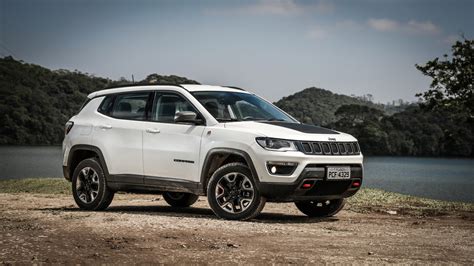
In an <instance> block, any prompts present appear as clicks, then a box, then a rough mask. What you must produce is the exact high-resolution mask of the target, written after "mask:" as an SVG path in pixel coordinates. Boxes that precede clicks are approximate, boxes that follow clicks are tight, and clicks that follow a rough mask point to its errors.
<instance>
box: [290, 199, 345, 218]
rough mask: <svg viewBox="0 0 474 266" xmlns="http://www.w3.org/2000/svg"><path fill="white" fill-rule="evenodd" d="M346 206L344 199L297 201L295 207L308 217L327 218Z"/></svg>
mask: <svg viewBox="0 0 474 266" xmlns="http://www.w3.org/2000/svg"><path fill="white" fill-rule="evenodd" d="M345 204H346V200H345V199H334V200H322V201H312V200H310V201H298V202H295V205H296V207H297V208H298V210H300V211H301V212H302V213H304V214H306V215H308V216H309V217H329V216H333V215H335V214H336V213H338V212H339V211H341V210H342V208H343V207H344V205H345Z"/></svg>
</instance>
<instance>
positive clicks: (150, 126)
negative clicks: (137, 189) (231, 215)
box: [143, 92, 205, 185]
mask: <svg viewBox="0 0 474 266" xmlns="http://www.w3.org/2000/svg"><path fill="white" fill-rule="evenodd" d="M180 111H193V112H196V113H197V110H195V108H194V107H193V106H192V105H191V104H190V103H189V101H187V100H186V99H185V98H184V97H183V96H182V95H180V94H177V93H174V92H156V93H155V97H154V100H153V105H152V108H151V113H150V116H149V122H146V124H147V126H146V129H145V130H144V132H143V166H144V175H145V179H144V182H145V184H149V185H159V184H162V183H163V182H164V181H191V182H199V179H200V174H201V172H200V171H199V153H200V149H201V137H202V133H203V131H204V129H205V126H204V125H194V124H182V123H175V122H174V117H175V115H176V113H177V112H180Z"/></svg>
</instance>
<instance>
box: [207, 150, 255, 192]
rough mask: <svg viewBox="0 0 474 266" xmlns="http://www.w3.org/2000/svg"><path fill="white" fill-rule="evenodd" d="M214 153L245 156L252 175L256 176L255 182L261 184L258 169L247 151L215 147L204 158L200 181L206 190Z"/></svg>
mask: <svg viewBox="0 0 474 266" xmlns="http://www.w3.org/2000/svg"><path fill="white" fill-rule="evenodd" d="M214 154H231V155H239V156H241V157H243V158H244V159H245V162H246V163H247V165H248V166H249V168H250V172H251V173H252V176H253V177H254V181H255V183H256V184H257V186H260V180H259V179H258V174H257V170H255V166H254V164H253V162H252V158H250V155H249V154H248V153H247V152H245V151H243V150H238V149H234V148H213V149H210V150H209V151H208V152H207V154H206V158H205V159H204V163H203V165H202V170H201V179H200V182H199V183H200V185H201V186H202V189H203V190H204V192H205V190H206V187H207V183H206V181H207V180H206V178H207V174H208V172H209V169H210V167H211V163H212V161H211V160H210V158H212V156H213V155H214Z"/></svg>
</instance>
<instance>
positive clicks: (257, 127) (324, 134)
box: [224, 121, 357, 141]
mask: <svg viewBox="0 0 474 266" xmlns="http://www.w3.org/2000/svg"><path fill="white" fill-rule="evenodd" d="M224 126H225V127H226V128H229V129H236V130H243V131H247V132H248V131H252V132H254V133H256V134H258V135H260V136H262V137H271V138H281V139H292V140H308V141H329V140H330V141H334V140H335V141H357V140H356V139H355V138H354V137H352V136H351V135H349V134H346V133H342V132H338V131H334V130H331V129H327V128H323V127H318V126H313V125H308V124H299V123H287V122H257V121H244V122H231V123H225V125H224Z"/></svg>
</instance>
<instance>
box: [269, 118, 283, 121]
mask: <svg viewBox="0 0 474 266" xmlns="http://www.w3.org/2000/svg"><path fill="white" fill-rule="evenodd" d="M267 121H286V120H285V119H281V118H270V119H267Z"/></svg>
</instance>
